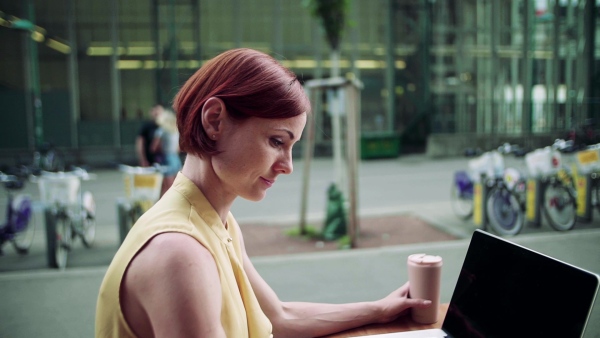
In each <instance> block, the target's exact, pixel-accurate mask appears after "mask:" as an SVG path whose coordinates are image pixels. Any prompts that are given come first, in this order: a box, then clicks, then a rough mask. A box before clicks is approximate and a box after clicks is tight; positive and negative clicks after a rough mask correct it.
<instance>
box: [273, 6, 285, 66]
mask: <svg viewBox="0 0 600 338" xmlns="http://www.w3.org/2000/svg"><path fill="white" fill-rule="evenodd" d="M274 1H275V3H274V6H273V54H274V57H275V58H276V59H277V60H281V59H282V57H283V25H282V23H281V19H282V10H281V0H274Z"/></svg>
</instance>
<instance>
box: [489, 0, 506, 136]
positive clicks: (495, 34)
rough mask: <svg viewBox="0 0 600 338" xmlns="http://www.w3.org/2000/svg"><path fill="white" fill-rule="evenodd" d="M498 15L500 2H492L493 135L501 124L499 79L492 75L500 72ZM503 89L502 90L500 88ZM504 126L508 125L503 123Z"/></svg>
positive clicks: (490, 93) (491, 109) (490, 78)
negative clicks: (497, 99)
mask: <svg viewBox="0 0 600 338" xmlns="http://www.w3.org/2000/svg"><path fill="white" fill-rule="evenodd" d="M498 13H500V9H499V6H498V1H492V2H491V6H490V13H489V14H490V17H491V20H490V26H491V27H490V56H491V58H490V63H489V65H490V69H489V73H488V74H489V76H488V81H489V82H488V83H489V91H490V92H489V96H490V103H489V105H490V117H491V119H490V120H491V121H490V122H491V126H490V127H491V128H490V132H491V133H492V134H494V133H497V132H498V124H499V123H500V117H499V116H498V110H497V109H496V90H497V89H496V86H495V84H496V83H497V81H496V82H495V81H494V80H495V79H496V80H497V79H498V78H497V77H496V76H492V74H497V73H498V71H499V70H500V68H499V65H498ZM500 89H502V88H500ZM503 122H504V124H505V123H506V122H505V121H503Z"/></svg>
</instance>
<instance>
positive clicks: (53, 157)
mask: <svg viewBox="0 0 600 338" xmlns="http://www.w3.org/2000/svg"><path fill="white" fill-rule="evenodd" d="M32 160H33V161H32V165H31V167H32V171H33V172H34V173H36V174H37V173H39V172H41V171H49V172H59V171H64V170H65V159H64V156H63V154H62V153H61V152H60V151H59V150H58V149H57V148H56V147H54V145H53V144H52V143H50V142H44V143H42V144H41V145H40V146H39V147H38V148H37V149H36V150H35V151H34V152H33V159H32Z"/></svg>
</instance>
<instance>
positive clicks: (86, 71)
mask: <svg viewBox="0 0 600 338" xmlns="http://www.w3.org/2000/svg"><path fill="white" fill-rule="evenodd" d="M306 3H307V1H306V0H304V1H301V0H298V1H284V0H252V1H242V0H219V1H215V0H208V1H200V0H129V1H118V0H108V1H94V0H61V1H42V0H22V1H12V0H0V41H1V44H0V45H1V47H0V48H1V52H0V102H2V104H1V105H0V110H1V114H0V135H2V138H0V161H1V162H3V163H1V164H12V163H13V162H15V161H19V159H20V158H21V157H26V158H30V155H24V154H31V151H33V150H34V149H35V148H36V147H38V146H39V145H41V144H42V143H44V142H49V143H51V144H53V145H54V146H55V147H57V148H60V149H62V150H63V152H64V154H65V156H66V157H67V161H69V162H72V163H79V164H81V163H86V164H92V165H102V164H106V163H116V162H120V163H127V162H134V161H135V151H134V143H135V137H136V134H137V131H138V129H139V127H140V125H141V124H142V122H143V120H144V119H146V118H148V111H149V110H150V108H151V107H152V105H154V104H155V103H157V102H161V103H166V104H167V105H170V102H171V100H172V98H173V96H174V94H175V93H176V92H177V90H178V88H179V87H180V86H181V85H182V83H183V82H184V81H185V80H186V79H187V78H188V77H189V76H190V75H191V74H192V73H193V72H194V71H195V70H197V69H198V68H199V67H200V66H201V65H202V63H203V62H205V61H206V60H207V59H210V58H212V57H213V56H215V55H216V54H218V53H220V52H222V51H224V50H227V49H230V48H235V47H249V48H255V49H259V50H261V51H264V52H267V53H269V54H271V55H273V56H274V57H276V58H278V59H280V60H281V62H282V63H283V64H284V65H285V66H287V67H289V68H291V69H292V70H293V71H294V72H296V74H297V75H298V77H299V78H300V79H301V80H303V81H306V80H310V79H315V78H322V77H329V76H330V74H331V58H330V53H331V48H330V46H329V44H328V43H327V40H326V39H325V38H324V37H325V34H324V30H323V28H322V26H321V25H320V24H319V22H318V20H317V19H316V18H315V17H313V16H312V15H311V13H310V11H309V10H308V9H307V6H306ZM599 3H600V2H599V1H597V0H535V1H534V0H527V1H524V0H503V1H491V0H485V1H482V0H448V1H439V0H438V1H436V0H369V1H367V0H354V1H347V6H348V8H347V17H346V24H345V27H344V31H343V34H342V35H341V40H340V45H339V52H340V53H339V54H340V56H339V65H340V75H341V76H345V77H352V78H358V79H360V80H361V81H362V82H363V83H364V89H363V91H362V94H361V99H362V101H361V112H360V113H361V121H362V124H361V132H362V134H363V135H362V137H363V139H365V138H378V137H379V138H382V137H384V138H387V139H388V140H389V139H391V140H392V141H393V142H396V143H397V144H398V145H399V146H398V147H397V148H395V149H397V153H396V154H395V155H399V154H401V153H410V152H421V153H427V154H428V155H430V156H434V157H435V156H448V155H450V156H452V155H460V154H462V152H463V150H464V148H465V147H467V146H471V147H480V148H482V149H484V150H487V149H491V148H493V147H496V146H497V145H498V144H500V143H501V141H502V142H514V143H518V144H521V145H524V146H525V147H528V148H531V149H533V148H536V147H539V146H544V145H547V144H548V143H549V142H551V141H552V140H554V138H556V137H565V135H567V134H568V133H569V132H573V131H580V130H583V128H595V121H596V119H598V117H599V116H598V114H599V104H598V99H597V98H598V97H600V93H599V92H600V73H599V70H600V68H599V66H598V59H599V58H600V52H599V51H598V45H599V44H598V42H597V40H598V39H600V37H598V34H597V31H598V27H600V23H599V22H598V19H597V17H598V15H599ZM323 109H324V110H326V109H327V106H326V105H325V106H324V107H323ZM316 118H317V121H316V122H317V125H318V127H317V128H318V130H320V131H321V132H318V133H317V140H316V155H317V156H319V155H328V154H330V153H331V136H330V135H331V133H330V130H331V122H330V119H329V118H328V117H327V114H317V115H316ZM300 148H301V147H300Z"/></svg>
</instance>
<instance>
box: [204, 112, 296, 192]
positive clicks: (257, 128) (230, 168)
mask: <svg viewBox="0 0 600 338" xmlns="http://www.w3.org/2000/svg"><path fill="white" fill-rule="evenodd" d="M305 124H306V114H301V115H298V116H295V117H291V118H287V119H264V118H256V117H251V118H249V119H247V120H245V121H243V122H233V121H231V120H229V121H228V122H227V123H226V124H225V126H224V127H225V128H224V129H223V133H222V134H221V135H220V137H219V140H218V141H217V149H218V150H220V151H221V153H220V154H218V155H215V156H213V158H212V165H213V168H214V171H215V173H216V175H217V177H218V179H219V180H220V183H221V185H222V186H223V187H225V190H226V191H225V193H227V194H231V195H233V196H232V197H234V198H235V197H237V196H240V197H243V198H245V199H248V200H251V201H259V200H261V199H263V198H264V197H265V194H266V192H267V189H268V188H270V187H271V186H272V185H273V184H275V181H276V180H277V177H278V176H279V175H280V174H291V173H292V170H293V166H292V146H293V145H294V144H295V143H296V142H297V141H298V140H299V139H300V136H301V135H302V130H303V129H304V126H305Z"/></svg>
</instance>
